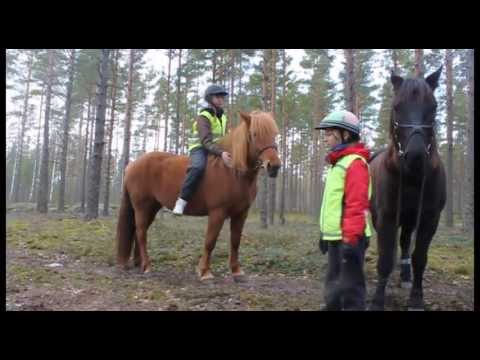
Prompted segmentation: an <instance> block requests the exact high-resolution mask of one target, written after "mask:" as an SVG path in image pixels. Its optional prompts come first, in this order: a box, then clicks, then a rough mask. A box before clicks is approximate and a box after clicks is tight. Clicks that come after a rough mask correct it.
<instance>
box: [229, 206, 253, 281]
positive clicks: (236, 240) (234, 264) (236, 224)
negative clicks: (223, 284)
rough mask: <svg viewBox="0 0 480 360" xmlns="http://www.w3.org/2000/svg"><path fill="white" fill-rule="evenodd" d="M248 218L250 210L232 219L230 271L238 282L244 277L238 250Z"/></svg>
mask: <svg viewBox="0 0 480 360" xmlns="http://www.w3.org/2000/svg"><path fill="white" fill-rule="evenodd" d="M247 216H248V210H247V211H245V212H243V213H241V214H240V215H237V216H234V217H232V218H231V219H230V259H229V260H230V269H231V271H232V275H233V277H234V279H237V280H240V279H242V276H243V275H244V273H243V271H242V269H241V268H240V263H239V261H238V249H239V247H240V239H241V237H242V230H243V226H244V225H245V220H246V219H247Z"/></svg>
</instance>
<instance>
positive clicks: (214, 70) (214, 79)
mask: <svg viewBox="0 0 480 360" xmlns="http://www.w3.org/2000/svg"><path fill="white" fill-rule="evenodd" d="M216 74H217V50H213V54H212V83H214V84H215V83H216V82H217V77H216Z"/></svg>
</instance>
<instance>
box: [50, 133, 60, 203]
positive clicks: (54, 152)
mask: <svg viewBox="0 0 480 360" xmlns="http://www.w3.org/2000/svg"><path fill="white" fill-rule="evenodd" d="M51 152H52V173H51V175H50V187H49V190H48V201H49V202H52V199H53V185H54V184H55V171H56V170H57V169H56V167H57V159H56V157H57V156H58V154H57V134H56V133H55V132H54V133H53V138H52V149H51Z"/></svg>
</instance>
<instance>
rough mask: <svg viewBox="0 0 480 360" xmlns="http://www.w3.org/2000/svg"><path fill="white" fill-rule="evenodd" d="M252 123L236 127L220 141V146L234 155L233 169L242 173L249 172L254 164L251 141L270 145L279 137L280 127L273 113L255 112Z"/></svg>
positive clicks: (251, 114) (252, 115)
mask: <svg viewBox="0 0 480 360" xmlns="http://www.w3.org/2000/svg"><path fill="white" fill-rule="evenodd" d="M250 117H251V121H250V127H248V125H247V123H246V122H245V121H241V122H240V124H239V125H238V126H237V127H235V128H234V129H233V130H232V131H231V132H230V133H229V134H227V135H226V136H225V137H223V138H222V139H220V141H219V144H220V145H221V146H222V147H223V148H225V149H226V150H228V151H230V152H231V154H232V162H233V167H234V168H235V169H237V170H240V171H247V170H248V169H249V167H250V166H251V165H252V164H249V160H251V158H252V155H253V154H251V152H252V150H253V149H252V148H251V146H249V145H250V144H251V139H253V138H255V139H256V140H257V141H259V142H261V143H267V144H270V142H271V141H272V140H271V139H272V138H275V136H276V135H278V133H279V131H278V127H277V124H276V123H275V120H274V119H273V116H272V114H271V113H267V112H264V111H253V112H251V113H250Z"/></svg>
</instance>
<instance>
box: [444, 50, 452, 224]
mask: <svg viewBox="0 0 480 360" xmlns="http://www.w3.org/2000/svg"><path fill="white" fill-rule="evenodd" d="M452 60H453V54H452V50H451V49H447V50H446V52H445V70H446V85H447V147H448V150H447V206H446V225H447V227H453V140H452V132H453V79H452V76H453V74H452V72H453V68H452V67H453V65H452Z"/></svg>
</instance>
